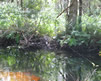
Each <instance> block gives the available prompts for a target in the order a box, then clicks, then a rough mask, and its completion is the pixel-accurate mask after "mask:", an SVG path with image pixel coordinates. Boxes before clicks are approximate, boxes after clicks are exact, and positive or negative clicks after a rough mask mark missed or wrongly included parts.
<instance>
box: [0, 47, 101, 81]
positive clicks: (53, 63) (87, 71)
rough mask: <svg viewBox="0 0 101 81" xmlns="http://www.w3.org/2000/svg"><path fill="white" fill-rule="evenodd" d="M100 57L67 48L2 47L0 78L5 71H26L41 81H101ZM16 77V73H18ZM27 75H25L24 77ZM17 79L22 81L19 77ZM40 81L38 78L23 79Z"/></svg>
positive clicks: (0, 52)
mask: <svg viewBox="0 0 101 81" xmlns="http://www.w3.org/2000/svg"><path fill="white" fill-rule="evenodd" d="M100 61H101V59H93V60H91V59H88V58H85V57H75V56H73V54H70V53H68V52H65V51H59V50H58V51H55V52H54V51H46V50H37V51H26V50H21V49H19V48H16V47H8V48H5V49H0V73H1V74H2V77H1V74H0V81H14V80H11V79H7V75H6V80H4V79H3V78H5V76H4V73H6V72H8V73H9V76H11V74H10V73H11V72H12V73H13V75H14V74H16V73H17V72H21V73H27V74H26V75H28V76H29V74H30V75H35V76H36V78H37V77H40V81H101V68H100V66H101V63H100ZM16 76H17V75H16ZM23 78H25V77H23ZM16 81H21V80H18V79H16ZM24 81H38V80H27V79H26V80H24Z"/></svg>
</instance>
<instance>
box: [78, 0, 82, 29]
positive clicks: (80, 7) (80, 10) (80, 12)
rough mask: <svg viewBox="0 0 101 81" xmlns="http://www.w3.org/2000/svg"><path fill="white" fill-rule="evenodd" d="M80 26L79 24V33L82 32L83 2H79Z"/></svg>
mask: <svg viewBox="0 0 101 81" xmlns="http://www.w3.org/2000/svg"><path fill="white" fill-rule="evenodd" d="M78 24H79V31H82V0H79V19H78Z"/></svg>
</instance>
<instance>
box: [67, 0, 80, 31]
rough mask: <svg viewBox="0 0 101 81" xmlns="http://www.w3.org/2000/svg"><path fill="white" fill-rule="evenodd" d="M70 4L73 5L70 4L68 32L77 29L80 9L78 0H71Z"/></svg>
mask: <svg viewBox="0 0 101 81" xmlns="http://www.w3.org/2000/svg"><path fill="white" fill-rule="evenodd" d="M70 5H72V6H70V8H68V13H67V15H68V17H67V19H68V20H67V22H68V25H67V26H66V33H68V32H70V31H72V30H73V29H75V25H76V20H77V10H78V2H77V0H71V2H70Z"/></svg>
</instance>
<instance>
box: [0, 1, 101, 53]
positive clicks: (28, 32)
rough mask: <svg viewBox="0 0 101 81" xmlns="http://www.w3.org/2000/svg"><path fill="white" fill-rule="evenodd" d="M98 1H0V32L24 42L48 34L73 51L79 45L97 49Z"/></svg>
mask: <svg viewBox="0 0 101 81" xmlns="http://www.w3.org/2000/svg"><path fill="white" fill-rule="evenodd" d="M99 3H100V0H92V1H86V0H85V1H82V0H80V1H79V2H77V1H74V0H72V1H68V0H67V1H65V0H63V1H61V0H52V1H50V0H46V1H44V0H37V1H34V0H29V1H27V0H23V1H22V0H21V1H13V0H11V1H10V0H9V1H8V2H6V1H3V2H2V1H1V2H0V11H1V12H0V29H1V30H0V33H1V34H0V36H1V38H2V37H6V38H7V39H14V40H15V42H16V44H19V43H21V44H24V45H25V44H28V42H29V41H31V39H32V38H33V36H49V37H51V38H56V39H57V41H58V42H59V43H60V45H61V47H63V48H65V47H66V48H67V47H68V46H70V47H73V49H75V48H77V49H75V50H76V51H77V50H79V48H80V49H82V50H83V49H85V50H86V49H87V51H91V50H95V51H97V53H98V52H99V49H100V48H101V38H100V36H101V28H100V26H101V10H100V9H101V5H100V4H99ZM69 4H70V5H69ZM21 40H23V41H21ZM64 45H65V46H64ZM81 52H83V51H81Z"/></svg>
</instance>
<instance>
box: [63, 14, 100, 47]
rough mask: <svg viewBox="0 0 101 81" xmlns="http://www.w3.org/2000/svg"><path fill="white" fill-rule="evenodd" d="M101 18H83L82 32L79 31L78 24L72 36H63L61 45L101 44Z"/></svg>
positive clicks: (85, 16)
mask: <svg viewBox="0 0 101 81" xmlns="http://www.w3.org/2000/svg"><path fill="white" fill-rule="evenodd" d="M100 22H101V16H95V15H92V16H88V15H83V16H82V23H81V26H82V31H79V25H78V24H77V25H76V27H75V29H74V30H72V31H71V33H70V34H67V35H66V36H63V40H62V41H61V44H62V45H63V44H64V43H66V44H68V45H70V46H76V45H82V44H85V45H86V46H88V45H91V44H92V45H93V44H101V42H100V41H101V38H100V36H101V23H100Z"/></svg>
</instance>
